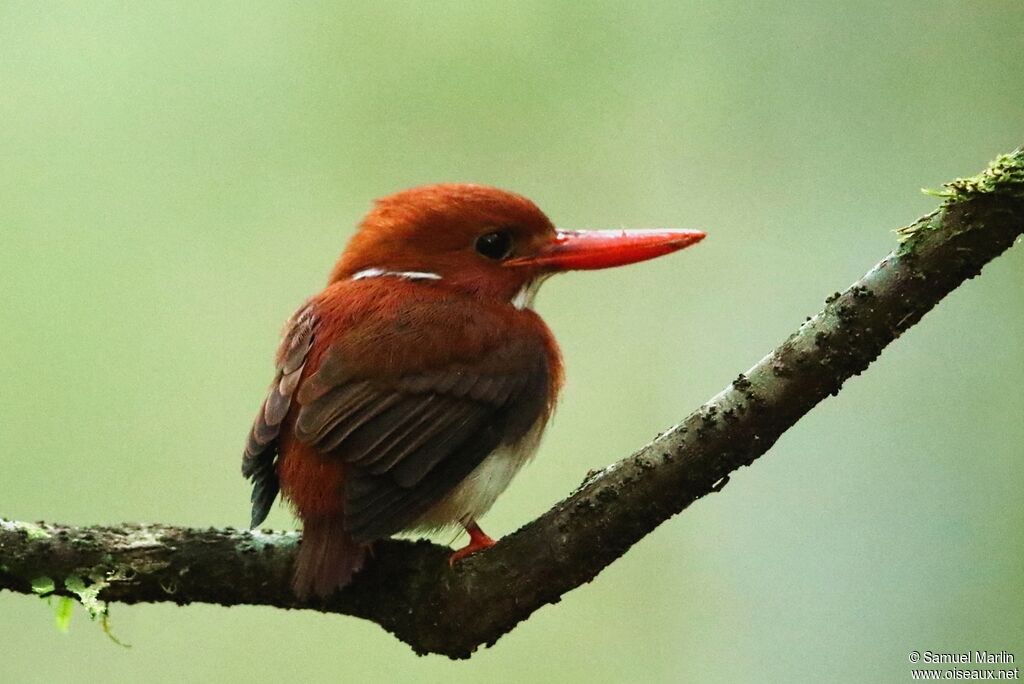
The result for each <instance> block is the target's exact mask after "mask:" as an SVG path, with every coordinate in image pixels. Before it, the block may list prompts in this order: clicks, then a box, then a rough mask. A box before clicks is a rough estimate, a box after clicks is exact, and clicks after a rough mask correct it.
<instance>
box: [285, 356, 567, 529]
mask: <svg viewBox="0 0 1024 684" xmlns="http://www.w3.org/2000/svg"><path fill="white" fill-rule="evenodd" d="M346 361H347V360H346V358H345V354H344V352H343V351H341V350H339V349H333V350H332V351H331V352H329V353H328V354H327V355H326V356H325V358H324V362H323V363H322V364H321V366H320V367H319V369H318V370H317V372H316V373H315V374H313V375H311V376H310V377H309V379H308V381H306V382H304V383H303V388H302V390H300V394H299V403H300V405H301V408H300V409H299V413H298V418H297V420H296V424H295V434H296V436H297V437H298V438H299V439H300V440H302V441H304V442H308V443H310V444H312V445H313V446H315V447H316V449H317V450H318V451H319V452H320V453H322V454H327V455H331V456H335V457H337V458H340V459H342V460H344V461H345V462H346V464H348V465H347V467H346V473H345V525H346V528H347V529H348V530H349V531H350V532H351V534H352V536H353V537H354V538H355V539H356V540H358V541H369V540H372V539H377V538H381V537H387V536H390V535H392V534H395V533H396V532H399V531H400V530H402V529H405V528H407V527H409V526H410V525H411V524H412V523H413V522H414V521H415V520H416V519H417V518H419V517H420V516H421V515H422V514H423V513H425V512H426V511H427V510H428V509H429V508H430V507H431V506H432V505H433V504H435V503H437V502H438V501H439V500H441V499H442V498H443V497H444V495H445V494H447V493H448V492H449V491H451V490H452V489H453V488H454V487H455V486H456V485H457V484H458V483H459V482H460V481H462V479H463V478H465V477H466V476H467V475H468V474H469V473H470V472H472V470H473V469H474V468H475V467H476V466H477V465H479V464H480V462H481V461H482V460H483V459H484V458H485V457H486V456H487V455H488V454H489V453H490V452H491V451H493V450H494V449H495V448H496V447H498V446H499V445H500V444H502V443H510V442H514V441H516V440H518V439H519V438H520V437H522V436H523V435H524V434H525V433H526V432H527V431H528V430H529V429H530V427H532V426H533V424H534V423H535V422H536V420H537V419H538V418H539V417H540V415H541V414H542V412H544V411H545V410H547V391H548V382H549V379H548V373H549V368H548V360H547V356H546V353H545V349H544V346H543V344H542V343H540V342H538V341H535V340H527V341H521V342H519V343H513V342H509V341H507V340H506V341H504V342H502V343H501V346H500V347H499V348H496V349H494V350H493V351H492V352H491V353H490V354H487V355H485V358H483V359H482V360H481V361H480V362H479V363H475V364H456V365H452V366H450V367H449V368H445V369H443V370H435V371H431V372H427V373H420V374H415V375H413V374H407V375H405V376H402V377H399V378H394V379H390V380H382V379H376V380H359V381H344V380H340V379H341V378H343V377H344V376H345V375H346V373H345V372H344V370H343V368H344V367H345V366H346ZM348 365H349V366H351V365H352V364H351V363H350V364H348Z"/></svg>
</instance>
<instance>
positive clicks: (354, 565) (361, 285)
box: [242, 184, 704, 599]
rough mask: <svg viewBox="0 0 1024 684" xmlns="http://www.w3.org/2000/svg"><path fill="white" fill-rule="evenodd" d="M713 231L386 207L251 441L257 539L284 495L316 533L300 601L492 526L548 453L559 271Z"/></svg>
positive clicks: (445, 197) (406, 201) (504, 202)
mask: <svg viewBox="0 0 1024 684" xmlns="http://www.w3.org/2000/svg"><path fill="white" fill-rule="evenodd" d="M703 238H704V233H703V232H702V231H699V230H668V229H649V230H611V231H579V230H559V229H556V228H555V226H554V225H553V224H552V223H551V221H550V220H549V219H548V217H547V216H545V215H544V213H543V212H542V211H541V210H540V209H539V208H537V206H536V205H535V204H534V203H533V202H531V201H530V200H528V199H526V198H525V197H523V196H521V195H517V194H515V193H512V192H508V191H505V190H499V189H497V188H493V187H487V186H483V185H471V184H440V185H429V186H424V187H418V188H413V189H410V190H405V191H402V192H399V193H397V194H393V195H390V196H388V197H385V198H383V199H380V200H377V202H376V203H375V205H374V206H373V208H372V209H371V211H370V212H369V213H368V214H367V215H366V217H365V218H364V219H363V221H362V223H361V224H360V225H359V228H358V230H357V231H356V233H355V234H354V236H353V237H352V239H351V241H350V242H349V243H348V245H347V247H346V248H345V250H344V252H343V253H342V254H341V257H340V258H339V259H338V261H337V263H336V264H335V266H334V269H333V270H332V271H331V274H330V277H329V279H328V282H327V285H326V287H325V288H324V289H323V290H322V291H321V292H319V293H318V294H316V295H314V296H313V297H312V298H310V299H309V300H307V301H306V302H305V303H304V304H303V305H302V306H301V307H300V308H299V309H298V311H296V312H295V313H294V315H292V317H291V318H290V319H289V320H288V322H287V323H286V325H285V327H284V331H283V334H282V341H281V344H280V347H279V348H278V351H277V356H276V372H275V375H274V380H273V382H272V383H271V385H270V388H269V390H268V392H267V395H266V398H265V399H264V401H263V404H262V406H261V407H260V410H259V413H258V414H257V416H256V419H255V421H254V423H253V426H252V429H251V431H250V433H249V437H248V440H247V442H246V446H245V451H244V454H243V457H242V474H243V475H244V476H245V477H246V478H248V479H249V480H251V482H252V497H251V501H252V527H256V526H258V525H259V524H260V523H262V522H263V520H264V519H265V518H266V516H267V513H268V512H269V510H270V507H271V505H272V504H273V502H274V500H275V499H276V498H277V496H278V494H279V493H280V494H281V495H282V498H284V499H285V500H287V501H288V502H290V504H291V506H292V508H293V509H294V511H295V513H296V514H297V516H298V517H299V518H300V519H301V521H302V542H301V545H300V547H299V551H298V555H297V557H296V561H295V569H294V575H293V580H292V587H293V589H294V591H295V594H296V595H297V596H298V597H299V598H302V599H307V598H309V597H311V596H319V597H326V596H328V595H330V594H332V593H333V592H335V591H336V590H338V589H339V588H342V587H344V586H346V585H347V584H349V582H350V581H351V580H352V577H353V575H354V574H355V573H356V572H358V571H359V570H360V569H361V568H362V567H363V564H364V562H365V559H366V556H367V551H368V550H369V548H370V545H371V544H372V543H373V542H374V541H375V540H378V539H383V538H386V537H390V536H392V535H395V534H398V533H400V532H416V533H429V532H436V531H439V530H442V529H445V528H451V527H456V526H461V527H462V528H464V529H465V530H466V532H467V533H468V534H469V543H468V544H467V545H466V546H465V547H464V548H461V549H459V550H457V551H455V552H454V553H453V554H452V556H451V559H450V560H451V562H452V563H455V562H457V561H459V560H460V559H462V558H465V557H466V556H468V555H470V554H472V553H475V552H477V551H480V550H482V549H486V548H488V547H490V546H492V545H493V544H494V543H495V542H494V540H493V539H491V538H490V537H489V536H487V534H485V533H484V532H483V530H481V529H480V526H479V524H478V522H477V521H478V520H479V519H480V517H481V516H482V515H483V514H484V513H486V512H487V511H488V509H490V508H491V506H492V504H494V502H495V500H496V499H497V497H498V496H499V495H500V494H501V493H502V492H503V491H504V490H505V488H506V487H507V486H508V484H509V482H510V481H511V480H512V478H513V477H514V476H515V475H516V473H517V472H519V470H520V469H521V468H522V467H523V465H524V464H525V463H527V462H528V461H529V460H530V459H531V458H532V456H533V454H534V453H535V451H536V450H537V446H538V444H539V442H540V438H541V435H542V433H543V431H544V427H545V425H546V424H547V422H548V420H549V418H550V417H551V414H552V411H553V410H554V407H555V402H556V400H557V398H558V394H559V390H560V388H561V386H562V379H563V374H562V358H561V354H560V352H559V349H558V345H557V343H556V342H555V338H554V336H553V335H552V333H551V331H550V330H549V329H548V326H547V325H546V324H545V323H544V321H543V320H542V319H541V318H540V316H539V315H537V313H536V312H535V311H534V310H533V302H534V297H535V296H536V294H537V290H538V288H539V287H540V285H541V284H542V283H543V282H544V281H545V280H546V279H547V278H548V277H549V276H551V275H553V274H555V273H560V272H562V271H571V270H584V269H602V268H609V267H613V266H621V265H625V264H631V263H634V262H638V261H644V260H647V259H652V258H655V257H658V256H662V255H665V254H669V253H671V252H675V251H677V250H680V249H683V248H684V247H688V246H690V245H693V244H695V243H697V242H699V241H700V240H702V239H703Z"/></svg>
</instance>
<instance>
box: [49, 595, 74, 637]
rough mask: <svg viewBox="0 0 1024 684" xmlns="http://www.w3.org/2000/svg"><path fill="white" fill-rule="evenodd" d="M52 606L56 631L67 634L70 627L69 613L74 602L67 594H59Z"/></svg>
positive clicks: (72, 609)
mask: <svg viewBox="0 0 1024 684" xmlns="http://www.w3.org/2000/svg"><path fill="white" fill-rule="evenodd" d="M55 598H57V602H56V604H54V606H53V622H54V624H55V625H56V627H57V631H58V632H63V633H65V634H67V632H68V629H69V628H70V627H71V615H72V613H74V610H75V602H74V601H73V600H72V599H69V598H68V597H67V596H59V597H55Z"/></svg>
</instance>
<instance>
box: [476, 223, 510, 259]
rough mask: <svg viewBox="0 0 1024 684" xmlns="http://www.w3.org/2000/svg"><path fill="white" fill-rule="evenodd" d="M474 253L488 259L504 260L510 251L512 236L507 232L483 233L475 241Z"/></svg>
mask: <svg viewBox="0 0 1024 684" xmlns="http://www.w3.org/2000/svg"><path fill="white" fill-rule="evenodd" d="M475 247H476V251H477V252H479V253H480V254H483V255H484V256H485V257H487V258H488V259H494V260H495V261H498V260H500V259H504V258H505V257H507V256H508V255H509V253H510V252H511V251H512V234H511V233H510V232H508V231H507V230H496V231H494V232H493V233H484V234H483V235H481V236H480V237H478V238H477V239H476V244H475Z"/></svg>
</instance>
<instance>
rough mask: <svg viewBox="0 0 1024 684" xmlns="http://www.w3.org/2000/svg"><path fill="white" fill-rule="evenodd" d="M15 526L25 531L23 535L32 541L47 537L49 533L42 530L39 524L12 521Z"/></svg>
mask: <svg viewBox="0 0 1024 684" xmlns="http://www.w3.org/2000/svg"><path fill="white" fill-rule="evenodd" d="M14 525H15V527H16V528H17V529H19V530H21V531H22V532H24V533H25V536H26V537H28V538H29V539H30V540H32V541H38V540H40V539H49V538H50V537H51V535H50V533H49V532H47V531H46V530H44V529H43V528H42V527H40V526H39V525H33V524H32V523H23V522H18V523H14Z"/></svg>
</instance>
